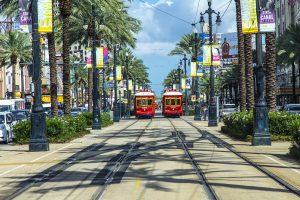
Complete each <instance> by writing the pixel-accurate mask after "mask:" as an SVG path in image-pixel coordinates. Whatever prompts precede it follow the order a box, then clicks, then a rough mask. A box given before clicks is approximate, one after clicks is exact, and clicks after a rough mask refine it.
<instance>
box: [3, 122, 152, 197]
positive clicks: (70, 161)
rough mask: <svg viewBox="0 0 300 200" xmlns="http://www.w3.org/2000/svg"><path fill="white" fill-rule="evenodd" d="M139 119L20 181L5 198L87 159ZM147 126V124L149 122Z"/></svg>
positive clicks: (96, 153) (19, 193)
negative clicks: (18, 187) (98, 142)
mask: <svg viewBox="0 0 300 200" xmlns="http://www.w3.org/2000/svg"><path fill="white" fill-rule="evenodd" d="M139 121H140V120H137V121H134V122H133V123H131V124H129V125H127V126H126V127H124V128H123V129H121V130H120V131H118V132H117V133H116V134H115V135H114V136H111V137H109V138H106V139H105V140H103V141H102V142H101V144H93V145H90V146H88V147H86V148H84V149H83V150H81V151H79V152H77V153H75V154H74V155H72V156H70V157H69V158H67V159H65V160H64V161H62V162H60V163H58V164H56V165H55V166H53V167H51V168H49V169H47V170H44V171H42V172H40V173H39V174H37V175H35V176H33V177H30V178H29V179H27V180H24V181H23V182H21V183H20V185H21V187H20V189H18V190H17V191H15V192H14V193H13V194H11V195H10V196H8V197H7V198H6V200H11V199H14V198H16V197H18V196H20V195H21V194H22V193H24V192H26V191H28V190H29V189H30V188H32V187H34V186H36V185H38V184H41V183H46V182H48V181H49V180H51V179H52V178H54V177H56V176H58V175H59V174H60V173H62V172H63V171H65V170H66V169H67V168H69V167H71V166H72V165H74V164H76V163H78V162H80V161H84V160H87V159H89V158H91V157H93V156H96V155H99V150H100V149H101V148H103V147H104V145H103V144H104V143H105V142H107V141H108V140H110V139H112V138H113V137H115V136H117V135H119V134H121V133H122V132H124V131H125V130H126V129H128V128H129V127H131V126H133V125H135V124H136V123H137V122H139ZM147 126H149V124H148V125H147ZM124 146H126V145H121V146H118V147H114V148H105V149H101V152H108V151H112V150H118V149H121V148H122V147H124ZM97 150H98V152H95V154H92V155H90V156H85V155H86V154H89V153H91V152H93V151H97ZM101 152H100V153H101Z"/></svg>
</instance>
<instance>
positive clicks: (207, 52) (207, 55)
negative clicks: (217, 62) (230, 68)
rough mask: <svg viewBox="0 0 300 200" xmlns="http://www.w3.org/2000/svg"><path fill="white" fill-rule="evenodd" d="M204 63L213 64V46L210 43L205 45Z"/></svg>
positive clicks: (205, 64) (206, 64)
mask: <svg viewBox="0 0 300 200" xmlns="http://www.w3.org/2000/svg"><path fill="white" fill-rule="evenodd" d="M203 65H204V66H211V48H210V46H209V45H203Z"/></svg>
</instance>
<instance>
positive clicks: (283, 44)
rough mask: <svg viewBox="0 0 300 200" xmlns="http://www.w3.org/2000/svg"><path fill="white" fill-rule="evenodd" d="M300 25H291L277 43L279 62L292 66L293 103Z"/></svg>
mask: <svg viewBox="0 0 300 200" xmlns="http://www.w3.org/2000/svg"><path fill="white" fill-rule="evenodd" d="M299 33H300V25H299V24H298V25H291V26H290V27H289V28H288V29H287V30H286V31H285V33H284V34H283V35H282V36H281V37H280V38H278V41H277V55H278V56H277V62H278V64H282V65H289V66H290V65H291V66H292V71H293V102H294V103H296V100H297V99H296V75H295V63H296V62H299V58H300V39H299V38H300V34H299ZM299 64H300V63H299Z"/></svg>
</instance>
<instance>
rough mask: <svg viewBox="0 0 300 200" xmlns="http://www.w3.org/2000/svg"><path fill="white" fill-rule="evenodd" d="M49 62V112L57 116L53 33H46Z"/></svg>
mask: <svg viewBox="0 0 300 200" xmlns="http://www.w3.org/2000/svg"><path fill="white" fill-rule="evenodd" d="M47 38H48V48H49V63H50V97H51V113H52V116H57V112H58V108H57V69H56V52H55V37H54V33H48V34H47Z"/></svg>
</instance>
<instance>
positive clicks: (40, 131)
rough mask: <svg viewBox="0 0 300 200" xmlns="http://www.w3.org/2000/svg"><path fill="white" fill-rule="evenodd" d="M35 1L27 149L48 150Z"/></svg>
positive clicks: (33, 5)
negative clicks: (32, 87) (31, 85)
mask: <svg viewBox="0 0 300 200" xmlns="http://www.w3.org/2000/svg"><path fill="white" fill-rule="evenodd" d="M37 1H38V0H33V1H32V29H33V31H32V48H33V51H32V57H33V67H34V70H33V77H32V81H33V83H34V102H33V107H32V114H31V136H30V144H29V151H49V143H48V140H47V137H46V131H47V130H46V114H45V113H44V110H43V106H42V102H41V98H42V89H41V55H40V51H41V49H40V34H39V33H38V8H37Z"/></svg>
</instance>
